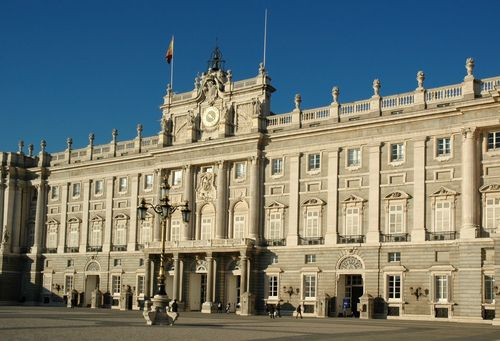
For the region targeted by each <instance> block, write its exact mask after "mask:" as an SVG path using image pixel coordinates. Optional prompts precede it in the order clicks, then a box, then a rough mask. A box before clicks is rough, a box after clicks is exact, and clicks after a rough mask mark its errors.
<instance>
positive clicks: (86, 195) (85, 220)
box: [79, 180, 92, 253]
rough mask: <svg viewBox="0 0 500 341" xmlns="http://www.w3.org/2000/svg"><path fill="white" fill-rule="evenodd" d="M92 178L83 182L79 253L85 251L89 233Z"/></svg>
mask: <svg viewBox="0 0 500 341" xmlns="http://www.w3.org/2000/svg"><path fill="white" fill-rule="evenodd" d="M91 185H92V180H86V181H85V182H83V202H82V205H83V208H82V214H83V216H82V227H81V229H82V230H81V233H80V236H81V238H80V249H79V251H80V253H82V252H86V251H87V243H88V237H87V236H88V233H89V201H90V188H91Z"/></svg>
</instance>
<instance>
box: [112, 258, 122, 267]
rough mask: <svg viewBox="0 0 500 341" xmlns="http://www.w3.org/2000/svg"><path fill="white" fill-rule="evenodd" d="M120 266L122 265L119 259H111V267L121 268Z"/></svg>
mask: <svg viewBox="0 0 500 341" xmlns="http://www.w3.org/2000/svg"><path fill="white" fill-rule="evenodd" d="M121 265H122V260H121V259H113V266H121Z"/></svg>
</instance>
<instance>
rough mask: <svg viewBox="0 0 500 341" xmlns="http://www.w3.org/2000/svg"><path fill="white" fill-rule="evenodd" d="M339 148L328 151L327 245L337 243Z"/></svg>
mask: <svg viewBox="0 0 500 341" xmlns="http://www.w3.org/2000/svg"><path fill="white" fill-rule="evenodd" d="M338 171H339V149H338V148H335V149H334V150H332V151H330V152H328V203H327V205H328V206H327V207H328V209H327V216H326V218H327V221H326V224H327V225H326V233H325V245H335V244H337V233H338V232H337V225H338V220H337V207H338V187H339V183H338Z"/></svg>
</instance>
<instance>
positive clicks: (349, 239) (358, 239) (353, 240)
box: [337, 235, 365, 244]
mask: <svg viewBox="0 0 500 341" xmlns="http://www.w3.org/2000/svg"><path fill="white" fill-rule="evenodd" d="M364 242H365V236H363V235H347V236H341V235H338V236H337V243H338V244H358V243H364Z"/></svg>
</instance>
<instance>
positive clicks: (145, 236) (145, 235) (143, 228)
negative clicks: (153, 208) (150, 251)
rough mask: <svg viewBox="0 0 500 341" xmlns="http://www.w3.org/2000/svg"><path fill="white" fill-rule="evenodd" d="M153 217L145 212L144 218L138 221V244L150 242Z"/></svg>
mask: <svg viewBox="0 0 500 341" xmlns="http://www.w3.org/2000/svg"><path fill="white" fill-rule="evenodd" d="M153 222H154V217H153V215H151V214H150V213H146V219H144V220H142V221H139V244H140V245H144V244H147V243H151V230H152V229H153Z"/></svg>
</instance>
